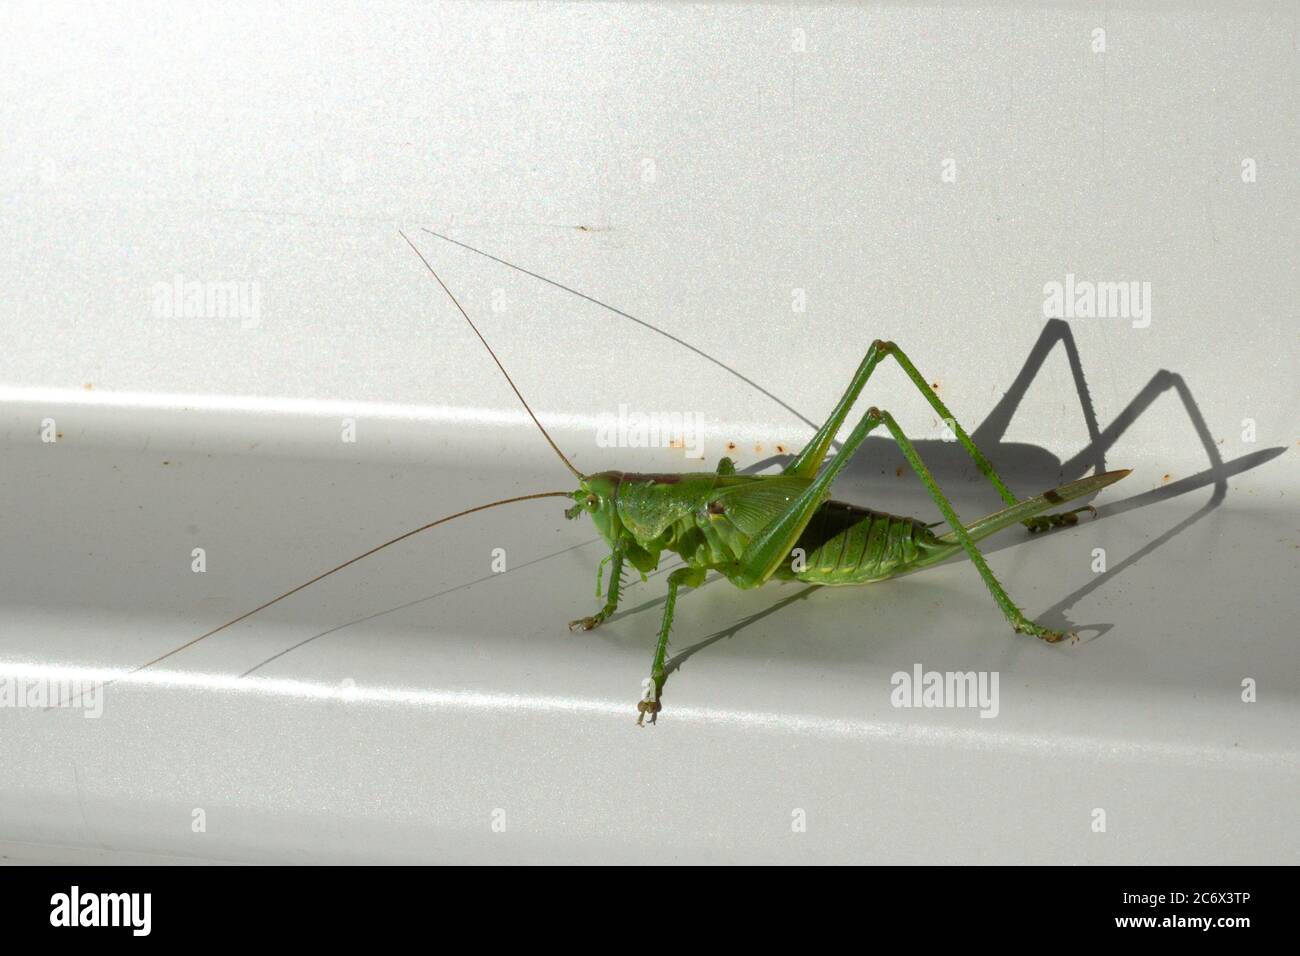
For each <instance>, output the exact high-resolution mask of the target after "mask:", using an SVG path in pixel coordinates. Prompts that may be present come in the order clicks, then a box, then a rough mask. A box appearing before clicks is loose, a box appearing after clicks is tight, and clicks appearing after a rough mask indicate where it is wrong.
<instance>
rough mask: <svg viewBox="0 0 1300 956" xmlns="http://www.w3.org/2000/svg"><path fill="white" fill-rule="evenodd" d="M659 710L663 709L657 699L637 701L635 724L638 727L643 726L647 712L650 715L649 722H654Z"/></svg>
mask: <svg viewBox="0 0 1300 956" xmlns="http://www.w3.org/2000/svg"><path fill="white" fill-rule="evenodd" d="M661 710H663V706H662V705H661V704H660V703H659V701H657V700H642V701H638V702H637V705H636V712H637V717H636V725H637V726H638V727H644V726H645V718H646V715H647V714H649V715H650V723H652V724H653V723H655V720H656V718H657V717H658V716H659V711H661Z"/></svg>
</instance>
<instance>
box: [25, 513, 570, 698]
mask: <svg viewBox="0 0 1300 956" xmlns="http://www.w3.org/2000/svg"><path fill="white" fill-rule="evenodd" d="M572 497H573V495H572V493H571V492H568V491H541V492H537V493H535V494H531V495H519V496H518V497H516V498H502V499H501V500H500V501H490V502H488V503H487V504H485V505H477V506H475V507H473V508H466V509H465V510H464V511H457V512H456V513H455V514H454V515H447V517H445V518H439V519H438V520H437V521H430V522H429V523H428V524H422V525H420V527H418V528H415V529H413V530H411V531H407V532H406V533H405V534H399V535H398V536H397V537H396V538H391V539H390V540H388V541H385V542H384V543H383V544H380V545H376V546H375V547H373V548H371V549H370V550H369V551H364V552H362V553H361V554H358V555H357V556H356V557H355V558H349V559H348V560H347V561H344V562H343V563H342V564H338V565H335V566H334V567H332V568H330V569H329V570H328V571H323V572H322V573H320V574H318V575H316V576H315V577H314V578H312V579H311V580H310V581H304V582H303V583H302V584H300V585H298V586H297V587H296V588H290V589H289V590H288V591H285V592H284V593H283V594H281V595H280V596H279V597H273V598H271V600H269V601H267V602H266V603H265V604H259V605H258V606H257V607H255V608H253V609H252V610H251V611H247V612H245V613H243V614H241V615H239V617H236V618H232V619H231V620H229V621H227V622H226V623H225V624H222V625H221V626H220V627H214V628H213V629H212V630H210V631H208V632H207V633H206V634H200V635H199V636H198V637H196V638H194V639H193V640H190V641H186V642H185V643H184V644H182V645H180V647H174V648H172V649H171V650H170V651H168V652H167V653H166V654H160V655H159V656H157V657H155V658H154V659H153V660H151V661H149V662H148V663H146V664H141V665H140V666H139V667H135V668H132V669H131V670H129V671H127V672H126V673H125V674H122V675H121V676H120V677H114V678H113V679H112V680H108V681H104V683H103V684H102V685H101V686H103V687H107V686H108V685H109V684H114V683H116V682H117V681H119V680H122V679H123V678H126V677H130V676H131V675H132V674H138V673H139V672H140V671H142V670H145V669H146V668H149V667H153V666H154V665H155V664H158V663H161V662H162V661H165V660H167V658H169V657H171V656H172V655H173V654H179V653H180V652H181V651H183V650H185V649H186V648H187V647H193V646H194V645H195V644H197V643H198V642H199V641H202V640H206V639H207V638H209V637H211V636H212V635H214V634H220V633H221V632H222V631H224V630H225V629H226V628H228V627H233V626H234V625H236V624H238V623H239V622H240V621H243V620H247V619H248V618H250V617H252V616H253V615H254V614H256V613H257V612H258V611H265V610H266V609H267V608H268V607H270V606H271V605H272V604H278V603H279V602H281V601H283V600H284V599H285V598H287V597H289V596H290V595H293V594H297V593H298V592H299V591H301V590H302V589H303V588H307V587H311V586H312V585H313V584H315V583H316V582H317V581H319V580H321V579H322V578H327V577H329V576H330V575H331V574H334V573H335V572H336V571H342V570H343V569H344V568H346V567H348V566H349V565H352V564H356V563H357V562H358V561H360V560H361V559H362V558H368V557H370V556H371V555H372V554H374V553H375V552H376V551H382V550H384V548H387V547H389V546H390V545H394V544H397V542H399V541H405V540H406V539H407V538H409V537H411V536H412V535H417V534H419V533H420V532H421V531H428V530H429V529H430V528H436V527H437V526H438V525H440V524H446V523H447V522H448V521H454V520H456V519H457V518H463V517H465V515H472V514H474V513H475V512H476V511H486V510H487V509H489V508H495V507H497V506H498V505H511V504H514V503H515V502H518V501H534V500H536V499H538V498H572ZM79 696H80V695H78V697H79ZM75 700H76V699H74V700H73V703H75ZM51 706H54V705H51ZM69 706H70V705H69ZM47 709H48V708H47Z"/></svg>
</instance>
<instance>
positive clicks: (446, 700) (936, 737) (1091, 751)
mask: <svg viewBox="0 0 1300 956" xmlns="http://www.w3.org/2000/svg"><path fill="white" fill-rule="evenodd" d="M126 673H127V671H126V670H125V669H110V668H94V667H70V666H63V665H49V664H32V663H24V662H17V661H0V680H5V679H7V678H10V679H18V680H45V681H49V682H51V683H59V682H73V681H81V682H93V681H110V680H113V681H117V683H115V684H114V685H113V686H112V687H111V688H105V693H106V694H107V695H108V699H110V700H111V697H112V695H113V694H114V693H120V692H122V691H125V690H127V689H128V688H130V687H152V688H159V689H183V690H186V691H212V692H218V693H237V694H249V695H253V696H269V697H284V698H293V699H297V700H317V701H339V702H342V703H351V704H399V705H404V706H408V707H423V708H429V709H434V710H438V709H448V710H463V711H488V712H492V711H499V712H502V713H531V714H536V715H544V714H552V715H559V714H581V715H587V716H605V717H612V718H614V719H616V720H617V721H618V722H619V723H620V725H621V724H626V723H628V722H629V719H628V707H627V701H626V700H614V699H612V698H611V699H601V698H573V697H559V696H548V695H541V694H501V693H486V692H481V691H467V690H427V689H414V688H406V687H365V686H361V685H352V684H325V683H321V682H317V681H307V680H294V679H289V678H267V677H243V678H241V677H236V676H232V675H227V674H205V673H200V672H197V671H185V670H158V671H142V672H140V673H138V674H132V675H131V676H130V677H129V678H128V677H125V676H124V675H126ZM107 710H108V708H106V712H107ZM673 717H674V723H677V722H679V721H680V722H687V723H692V724H701V725H714V726H717V727H722V726H724V725H726V726H727V727H729V728H730V729H740V730H750V731H755V730H757V731H762V730H779V731H782V732H785V733H791V732H793V733H802V734H808V735H810V736H815V737H832V738H847V739H855V740H894V741H897V742H900V743H902V742H906V743H910V744H922V745H925V744H928V745H931V746H947V747H954V746H957V747H961V748H962V749H965V750H968V751H996V752H1005V751H1008V750H1016V751H1020V752H1030V751H1032V752H1038V753H1042V752H1049V751H1050V752H1052V753H1067V752H1068V753H1072V754H1076V755H1079V756H1092V757H1095V756H1096V755H1097V753H1098V752H1100V751H1109V752H1110V753H1112V754H1114V755H1122V756H1131V757H1133V758H1134V759H1144V760H1146V759H1161V760H1168V759H1172V758H1183V759H1201V760H1205V759H1217V754H1218V752H1217V751H1215V750H1214V749H1213V748H1209V747H1197V746H1188V745H1182V746H1177V745H1171V744H1169V743H1168V742H1164V741H1150V742H1149V741H1134V740H1110V739H1106V738H1097V737H1085V736H1073V737H1064V736H1062V735H1060V734H1059V733H1058V732H1056V731H1055V729H1054V730H1053V732H1052V733H1045V734H1023V733H1006V732H1002V733H997V732H990V731H989V730H988V727H987V725H986V724H985V722H983V721H981V722H980V723H981V724H985V725H984V726H979V727H971V728H969V729H967V728H963V727H952V726H939V725H931V726H926V725H917V724H913V725H910V726H907V727H906V728H905V729H901V730H900V728H899V725H898V724H896V723H886V722H883V721H871V720H861V719H855V718H843V719H835V718H827V717H814V716H810V715H803V714H784V713H774V712H767V711H754V710H729V709H720V708H713V707H691V706H681V707H678V708H676V709H674V711H673ZM1232 757H1233V759H1234V760H1240V761H1242V762H1243V763H1252V764H1261V763H1262V764H1269V765H1276V766H1284V765H1288V764H1289V762H1290V757H1289V755H1287V754H1284V753H1272V752H1267V751H1255V752H1250V751H1234V752H1233V754H1232Z"/></svg>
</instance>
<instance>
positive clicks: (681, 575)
mask: <svg viewBox="0 0 1300 956" xmlns="http://www.w3.org/2000/svg"><path fill="white" fill-rule="evenodd" d="M704 575H705V570H704V568H691V567H686V568H678V569H677V570H676V571H674V572H673V573H672V574H670V575H668V599H667V600H666V601H665V603H664V618H663V623H662V624H661V625H660V626H659V643H658V644H657V645H656V646H655V656H654V661H653V662H651V664H650V679H649V681H647V682H646V695H645V697H643V698H642V699H641V701H640V702H639V703H638V704H637V705H636V710H637V718H636V722H637V726H642V725H643V724H644V722H645V718H646V715H647V714H648V715H649V717H650V723H652V724H653V723H654V722H655V718H656V717H658V715H659V711H660V710H661V709H662V705H661V704H660V703H659V698H660V696H661V695H662V694H663V692H664V679H665V677H666V676H667V675H665V674H664V661H665V660H666V659H667V657H668V633H669V632H670V631H671V630H672V628H673V611H674V610H675V609H676V607H677V589H678V588H679V587H683V586H685V587H688V588H697V587H699V586H700V585H701V584H703V583H704Z"/></svg>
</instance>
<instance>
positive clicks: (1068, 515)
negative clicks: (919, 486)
mask: <svg viewBox="0 0 1300 956" xmlns="http://www.w3.org/2000/svg"><path fill="white" fill-rule="evenodd" d="M888 356H893V358H894V361H896V362H897V363H898V364H899V367H901V368H902V370H903V372H904V374H906V375H907V377H908V378H909V379H911V380H912V384H914V385H915V386H916V387H917V390H918V391H920V393H921V394H922V395H923V396H924V397H925V400H926V401H927V402H929V403H930V407H931V408H933V409H934V410H935V411H936V412H938V413H939V416H940V417H941V418H942V419H943V421H944V423H945V424H947V426H948V427H949V428H950V429H951V430H952V432H953V434H954V435H955V436H956V438H957V441H958V442H960V443H961V446H962V448H964V449H965V450H966V453H967V454H968V455H970V457H971V460H972V461H974V462H975V467H976V468H978V469H979V472H980V474H982V475H983V476H984V477H985V478H987V479H988V480H989V483H990V484H992V485H993V487H994V488H995V489H996V490H997V493H998V495H1000V496H1001V498H1002V500H1003V501H1004V502H1005V503H1006V504H1008V505H1013V504H1015V503H1016V500H1017V499H1016V496H1015V494H1013V493H1012V491H1011V489H1010V488H1008V487H1007V485H1006V482H1004V481H1003V480H1002V478H1001V476H1000V475H998V473H997V470H996V469H995V468H994V467H993V463H992V462H991V461H989V460H988V458H987V457H985V455H984V453H983V452H982V451H980V450H979V448H978V447H977V446H976V445H975V442H974V441H972V440H971V437H970V435H969V434H968V433H967V432H966V429H964V428H962V426H961V423H960V422H958V421H957V419H956V417H955V416H954V415H953V413H952V412H951V411H949V410H948V406H947V405H945V404H944V403H943V400H942V399H941V398H939V396H938V394H936V392H935V391H934V389H933V388H931V387H930V383H929V382H927V381H926V380H925V376H923V375H922V374H921V373H920V372H918V371H917V369H916V366H915V365H913V364H912V360H911V359H910V358H908V357H907V353H905V352H904V351H903V350H902V349H901V348H899V347H898V346H897V345H896V344H894V343H893V342H885V341H882V340H880V339H876V341H874V342H872V343H871V347H870V348H868V349H867V354H866V355H865V356H864V357H863V359H862V362H861V364H859V365H858V370H857V372H855V373H854V375H853V380H852V381H851V382H850V383H849V387H848V388H847V389H846V390H845V392H844V395H843V396H842V397H841V398H840V400H839V402H838V403H837V404H836V406H835V409H834V411H832V412H831V415H830V417H829V418H828V419H827V420H826V422H825V423H824V424H823V425H822V427H821V428H820V429H818V430H817V434H816V435H814V436H813V439H812V441H810V442H809V443H808V444H807V446H805V447H804V449H803V450H802V451H801V452H800V453H799V455H798V456H797V457H796V458H795V460H794V461H793V462H791V463H790V466H789V467H788V468H786V473H787V474H795V475H798V476H799V477H803V478H811V477H813V475H815V474H816V473H817V470H818V469H819V468H820V467H821V463H822V461H823V459H824V458H825V457H826V451H827V449H828V448H830V444H831V442H832V441H834V439H835V434H836V432H838V431H839V430H840V427H841V426H842V425H843V424H844V419H845V418H846V417H847V416H848V413H849V409H850V408H851V407H852V406H853V403H854V402H855V401H856V400H857V398H858V396H859V395H860V394H861V392H862V389H863V386H865V385H866V383H867V379H869V378H870V377H871V373H872V372H873V371H875V368H876V366H877V365H879V364H880V363H881V362H882V361H884V359H885V358H886V357H888ZM1084 511H1092V513H1093V514H1096V509H1094V508H1092V507H1091V506H1090V505H1085V506H1084V507H1082V508H1075V509H1074V510H1072V511H1067V512H1064V513H1062V514H1050V515H1036V516H1034V517H1032V518H1027V519H1025V521H1024V522H1022V523H1023V524H1024V525H1025V527H1026V528H1028V529H1029V531H1030V533H1034V532H1038V531H1045V530H1047V529H1048V528H1055V527H1060V526H1063V525H1073V524H1077V523H1078V515H1079V514H1080V513H1082V512H1084Z"/></svg>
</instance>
